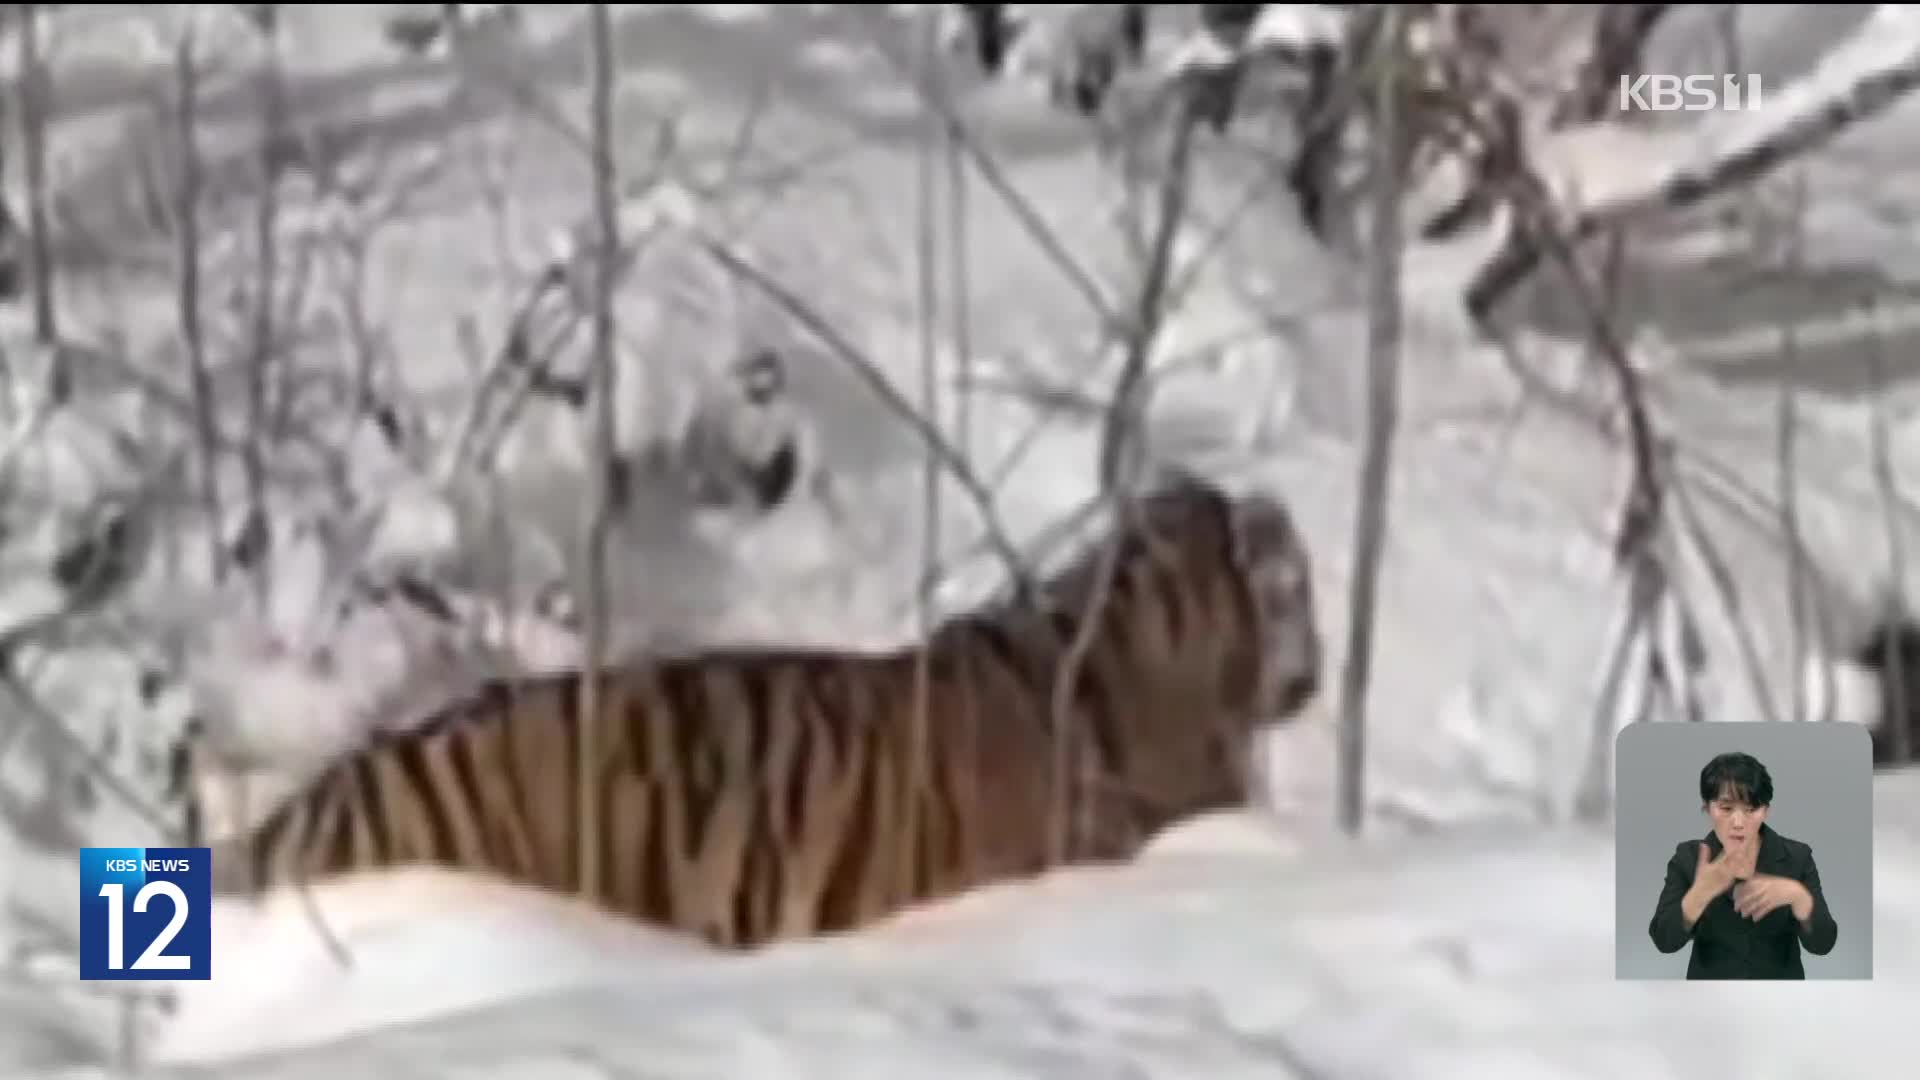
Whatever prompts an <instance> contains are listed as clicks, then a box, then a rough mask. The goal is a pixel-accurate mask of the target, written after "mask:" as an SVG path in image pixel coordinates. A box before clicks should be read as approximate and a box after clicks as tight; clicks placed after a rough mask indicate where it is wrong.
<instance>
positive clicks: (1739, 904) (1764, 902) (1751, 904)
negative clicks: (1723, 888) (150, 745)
mask: <svg viewBox="0 0 1920 1080" xmlns="http://www.w3.org/2000/svg"><path fill="white" fill-rule="evenodd" d="M1782 907H1791V908H1792V909H1793V917H1794V918H1796V919H1800V920H1802V921H1805V920H1806V919H1810V918H1812V917H1813V894H1812V893H1810V892H1808V891H1807V887H1806V886H1805V885H1802V884H1800V883H1799V882H1797V881H1795V880H1793V879H1792V878H1784V877H1778V876H1776V875H1773V874H1757V875H1755V876H1754V877H1752V878H1749V879H1748V880H1746V881H1742V882H1740V883H1739V884H1738V885H1736V886H1734V890H1733V910H1735V911H1737V912H1739V913H1740V915H1741V916H1742V917H1744V918H1748V919H1753V920H1756V921H1757V920H1759V919H1764V918H1766V917H1767V916H1768V915H1771V914H1773V913H1774V912H1775V911H1776V910H1778V909H1780V908H1782Z"/></svg>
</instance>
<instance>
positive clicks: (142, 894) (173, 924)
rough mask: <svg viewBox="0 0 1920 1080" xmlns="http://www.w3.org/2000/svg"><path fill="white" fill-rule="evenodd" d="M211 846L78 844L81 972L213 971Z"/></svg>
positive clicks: (172, 977)
mask: <svg viewBox="0 0 1920 1080" xmlns="http://www.w3.org/2000/svg"><path fill="white" fill-rule="evenodd" d="M212 902H213V853H212V851H210V850H209V849H207V848H203V847H199V848H159V847H150V848H137V847H116V848H81V849H80V977H81V978H82V979H108V980H125V979H137V980H151V981H168V982H171V981H185V980H204V979H210V978H212V977H213V924H212V920H211V915H210V908H211V905H212Z"/></svg>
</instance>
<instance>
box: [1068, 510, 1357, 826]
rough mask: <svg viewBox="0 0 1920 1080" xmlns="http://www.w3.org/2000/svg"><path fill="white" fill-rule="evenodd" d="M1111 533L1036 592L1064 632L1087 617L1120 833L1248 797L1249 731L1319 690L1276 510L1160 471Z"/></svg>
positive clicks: (1313, 622)
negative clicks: (1131, 806)
mask: <svg viewBox="0 0 1920 1080" xmlns="http://www.w3.org/2000/svg"><path fill="white" fill-rule="evenodd" d="M1116 526H1117V527H1115V528H1114V529H1113V530H1112V531H1111V532H1110V533H1109V534H1108V538H1107V541H1106V545H1105V546H1104V548H1103V549H1100V550H1096V551H1095V552H1093V553H1092V554H1090V555H1087V556H1083V557H1082V558H1081V559H1080V560H1079V562H1078V563H1077V564H1076V565H1075V566H1074V567H1073V568H1072V569H1071V570H1070V571H1068V572H1066V573H1064V574H1062V575H1061V576H1060V577H1058V578H1056V579H1054V584H1055V586H1056V587H1055V588H1054V589H1053V590H1050V592H1051V599H1052V601H1053V606H1054V610H1055V611H1056V612H1058V613H1059V616H1058V617H1059V618H1061V619H1062V621H1063V626H1064V627H1065V628H1067V629H1069V630H1071V631H1072V632H1073V633H1074V634H1076V635H1077V634H1079V633H1081V632H1083V631H1085V630H1086V629H1087V627H1086V624H1085V619H1086V615H1085V614H1084V613H1087V612H1094V613H1097V614H1095V615H1094V618H1095V619H1096V621H1097V625H1096V626H1095V627H1094V628H1092V629H1093V632H1092V633H1091V635H1090V637H1089V640H1090V641H1091V643H1092V644H1091V647H1090V648H1089V650H1088V652H1087V655H1086V664H1085V671H1086V674H1088V675H1089V676H1090V677H1091V681H1092V684H1093V692H1094V693H1095V694H1097V696H1098V699H1099V703H1098V704H1097V705H1095V706H1094V707H1093V709H1092V712H1093V714H1095V716H1096V721H1097V722H1096V723H1094V724H1093V726H1092V730H1093V731H1094V734H1095V738H1096V739H1097V740H1098V742H1099V743H1100V746H1099V752H1100V755H1101V757H1102V759H1103V760H1104V761H1105V762H1106V765H1107V770H1106V771H1107V772H1108V774H1109V775H1110V777H1111V778H1112V779H1113V781H1115V782H1116V783H1117V784H1118V785H1119V786H1120V787H1122V788H1124V789H1126V790H1128V791H1129V792H1130V793H1131V797H1132V798H1134V799H1136V800H1137V805H1138V808H1139V810H1140V811H1141V812H1142V813H1141V815H1140V817H1139V820H1138V821H1136V822H1135V824H1137V825H1146V826H1151V825H1152V824H1154V822H1155V821H1160V822H1161V823H1164V820H1162V819H1165V820H1170V819H1171V817H1172V816H1177V815H1179V814H1182V813H1189V812H1195V811H1199V810H1204V809H1209V808H1215V807H1219V806H1224V805H1227V804H1230V803H1234V802H1237V801H1239V800H1241V799H1243V798H1244V797H1245V796H1246V795H1247V794H1248V793H1249V788H1248V787H1247V785H1248V783H1249V770H1250V769H1251V768H1252V761H1251V757H1252V752H1253V748H1254V736H1255V735H1257V734H1258V733H1259V732H1260V731H1261V730H1263V729H1265V728H1267V727H1270V726H1272V725H1275V724H1279V723H1284V722H1286V721H1287V720H1290V719H1292V718H1294V717H1295V716H1297V715H1298V714H1299V713H1300V711H1301V709H1302V707H1303V706H1305V705H1306V704H1307V703H1308V702H1309V701H1310V700H1311V699H1312V698H1313V697H1314V696H1315V695H1316V694H1317V693H1318V690H1319V686H1320V666H1321V651H1322V649H1321V640H1320V632H1319V627H1318V622H1317V619H1316V617H1315V610H1314V593H1313V586H1312V575H1311V566H1310V563H1309V559H1308V554H1307V551H1306V547H1305V544H1304V542H1303V540H1302V538H1301V536H1300V535H1299V533H1298V531H1297V529H1296V527H1295V525H1294V522H1293V519H1292V515H1291V514H1289V512H1288V511H1287V509H1286V507H1285V506H1284V505H1283V504H1282V503H1281V502H1280V501H1279V500H1277V499H1275V498H1273V497H1270V496H1265V495H1258V494H1253V495H1237V494H1228V493H1226V492H1225V491H1223V490H1222V489H1221V488H1219V487H1218V486H1216V485H1214V484H1212V483H1211V482H1209V481H1207V480H1203V479H1200V478H1199V477H1196V476H1194V475H1192V474H1189V473H1184V472H1163V473H1162V474H1161V477H1160V480H1159V482H1157V483H1155V484H1153V485H1152V487H1151V488H1150V489H1149V492H1148V493H1146V494H1143V495H1140V496H1138V497H1136V498H1134V499H1132V500H1130V501H1129V502H1128V503H1126V504H1124V505H1122V506H1121V507H1120V510H1119V515H1118V521H1117V523H1116ZM1116 545H1117V550H1115V546H1116ZM1109 570H1110V571H1111V577H1110V578H1109V579H1108V581H1109V585H1108V586H1107V587H1106V588H1105V589H1104V590H1103V589H1101V587H1100V585H1099V582H1100V580H1101V577H1102V576H1104V575H1105V574H1106V573H1107V572H1108V571H1109ZM1102 592H1104V597H1105V602H1104V603H1101V602H1099V596H1100V594H1101V593H1102ZM1149 808H1151V809H1149ZM1150 819H1151V820H1150Z"/></svg>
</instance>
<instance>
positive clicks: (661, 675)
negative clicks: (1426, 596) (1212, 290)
mask: <svg viewBox="0 0 1920 1080" xmlns="http://www.w3.org/2000/svg"><path fill="white" fill-rule="evenodd" d="M1109 542H1110V543H1118V544H1119V545H1120V551H1119V554H1118V558H1117V560H1116V562H1115V564H1114V571H1115V572H1114V576H1113V578H1112V583H1113V584H1112V587H1111V589H1110V591H1109V595H1108V596H1107V599H1106V603H1105V604H1103V605H1101V606H1100V608H1099V609H1098V613H1097V614H1096V615H1095V616H1094V619H1095V620H1096V623H1095V630H1094V631H1093V633H1092V634H1091V637H1090V638H1089V642H1090V648H1089V649H1088V650H1087V653H1086V658H1085V663H1084V664H1083V665H1082V668H1081V672H1082V674H1081V677H1080V679H1079V680H1078V681H1077V684H1076V686H1075V691H1074V693H1073V694H1072V695H1071V698H1070V702H1071V713H1070V720H1071V723H1070V724H1068V725H1066V726H1064V727H1062V726H1061V725H1059V724H1056V722H1055V718H1054V716H1053V715H1052V709H1051V704H1050V699H1051V697H1052V691H1053V680H1054V677H1055V675H1056V672H1057V671H1058V669H1059V667H1060V665H1061V661H1062V660H1063V658H1064V657H1065V656H1066V654H1067V651H1068V649H1069V648H1070V647H1071V644H1072V642H1073V640H1074V638H1075V637H1076V635H1077V633H1078V631H1079V628H1080V627H1081V625H1082V623H1083V619H1084V618H1085V617H1086V616H1085V615H1084V611H1083V607H1082V605H1083V604H1084V602H1085V600H1086V599H1087V597H1088V595H1089V594H1090V593H1091V592H1092V591H1094V583H1095V572H1096V571H1097V569H1098V568H1099V565H1100V561H1101V560H1100V555H1099V553H1098V552H1095V553H1093V554H1090V555H1088V556H1086V557H1083V558H1082V559H1081V560H1080V561H1079V562H1078V563H1077V564H1076V565H1075V566H1073V567H1072V568H1070V569H1069V570H1068V571H1066V572H1065V573H1063V574H1061V575H1058V576H1057V577H1055V578H1054V579H1053V580H1052V581H1051V582H1050V586H1049V588H1048V589H1047V590H1045V591H1046V592H1047V594H1048V596H1049V597H1050V598H1051V602H1050V604H1049V605H1048V606H1047V609H1046V610H1036V609H1033V608H1030V607H1017V606H1013V605H1011V604H1008V605H1001V606H997V607H989V608H987V609H985V610H982V611H978V612H975V613H972V614H969V615H966V616H964V617H960V618H956V619H953V620H951V621H949V622H948V623H946V624H945V625H944V626H942V627H941V628H940V629H938V630H937V631H936V632H935V633H934V634H933V635H931V637H930V638H929V640H928V641H927V642H926V643H925V644H923V645H921V646H919V647H916V648H911V649H902V650H899V651H896V652H892V653H886V654H878V655H875V654H854V653H839V652H834V651H830V650H804V649H786V650H774V649H766V650H719V651H712V652H706V653H701V654H697V655H693V656H688V657H682V658H671V659H660V660H655V661H650V662H647V663H644V664H638V665H633V666H629V667H624V668H619V669H614V670H608V671H606V672H604V673H603V674H601V675H600V676H599V678H600V680H601V683H600V695H599V701H600V703H601V705H600V708H599V710H598V712H597V713H596V714H595V716H594V717H593V718H592V719H591V723H592V724H593V725H594V727H595V731H594V737H595V741H596V744H597V746H598V748H599V750H600V752H601V761H600V764H599V767H598V768H597V769H596V770H595V771H594V772H593V775H592V776H591V778H590V785H591V787H592V789H593V791H594V793H595V795H596V797H597V801H598V814H597V816H598V822H599V828H600V836H599V850H598V859H599V863H600V866H601V867H602V868H603V874H602V880H601V882H600V888H599V890H598V895H597V896H595V897H594V899H595V900H596V901H597V902H599V903H600V904H602V905H604V906H605V907H607V908H608V909H610V910H612V911H615V912H619V913H623V914H626V915H629V916H632V917H634V918H637V919H640V920H643V921H647V922H651V923H655V924H658V925H661V926H664V927H667V928H673V929H678V930H682V931H685V932H688V933H691V934H694V935H697V936H699V937H701V938H703V939H705V940H707V941H709V942H711V943H714V944H717V945H723V946H731V947H742V948H744V947H752V946H757V945H761V944H765V943H768V942H771V941H775V940H780V939H786V938H794V937H799V936H805V935H811V934H817V933H822V932H833V931H841V930H848V929H853V928H857V927H861V926H864V925H867V924H870V923H872V922H874V921H876V920H878V919H881V918H885V917H887V916H889V915H892V914H894V913H896V912H898V911H900V910H901V909H903V908H905V907H907V906H910V905H913V904H917V903H920V902H924V901H929V900H934V899H938V898H941V897H946V896H951V895H954V894H956V893H958V892H961V891H964V890H967V889H970V888H973V887H976V886H979V885H983V884H986V883H988V882H992V881H996V880H1004V879H1007V878H1010V877H1016V876H1021V875H1027V874H1032V873H1036V872H1039V871H1041V870H1043V869H1045V868H1046V867H1047V866H1048V865H1049V864H1050V862H1052V861H1055V860H1057V859H1065V860H1066V861H1075V862H1079V861H1089V860H1110V859H1124V858H1127V857H1129V856H1131V855H1132V854H1133V853H1134V852H1136V851H1137V850H1138V849H1139V847H1140V846H1141V845H1142V844H1144V843H1145V842H1146V841H1147V840H1148V839H1150V838H1151V837H1152V836H1153V835H1154V834H1155V833H1157V832H1158V831H1159V830H1161V829H1162V828H1164V827H1166V826H1167V825H1169V824H1171V823H1173V822H1175V821H1178V820H1180V819H1182V818H1184V817H1186V816H1188V815H1191V814H1195V813H1200V812H1204V811H1206V810H1210V809H1214V808H1219V807H1225V806H1231V805H1236V804H1240V803H1243V802H1244V801H1245V800H1246V799H1247V797H1248V795H1249V790H1250V789H1249V781H1248V779H1247V776H1248V770H1247V759H1248V751H1249V749H1250V743H1251V737H1252V735H1253V734H1254V733H1255V732H1256V731H1258V730H1259V729H1260V727H1262V726H1263V725H1264V724H1266V723H1270V722H1274V721H1279V720H1282V719H1284V718H1286V717H1288V716H1291V715H1292V714H1293V713H1295V712H1296V711H1297V710H1298V709H1299V708H1300V706H1301V705H1302V704H1303V703H1304V702H1305V701H1306V700H1307V699H1308V698H1309V697H1311V696H1312V695H1313V694H1314V693H1315V692H1316V690H1317V686H1318V674H1319V672H1318V669H1319V663H1320V646H1319V639H1318V636H1317V632H1316V630H1315V619H1314V613H1313V599H1312V592H1311V587H1310V584H1309V575H1308V566H1307V556H1306V552H1305V551H1304V549H1303V548H1302V546H1301V544H1300V541H1299V538H1298V536H1297V535H1296V534H1295V533H1294V531H1293V527H1292V524H1291V522H1290V521H1289V519H1288V517H1287V515H1286V513H1285V511H1284V510H1283V509H1282V508H1281V507H1280V506H1279V504H1277V503H1275V502H1273V501H1271V500H1267V499H1263V498H1257V497H1256V498H1246V499H1238V500H1232V499H1228V498H1227V497H1225V496H1223V495H1221V494H1220V493H1219V492H1217V491H1216V490H1215V489H1213V488H1212V487H1210V486H1207V485H1205V484H1203V483H1202V482H1200V481H1197V480H1186V479H1183V480H1182V481H1180V482H1179V483H1177V484H1175V485H1173V486H1172V487H1170V488H1169V489H1168V490H1166V491H1163V492H1161V493H1160V494H1158V495H1155V496H1152V497H1149V498H1146V499H1143V500H1142V501H1140V503H1139V504H1138V513H1137V514H1136V515H1134V517H1133V520H1130V521H1128V522H1126V523H1123V524H1122V525H1121V526H1120V527H1119V528H1118V529H1117V530H1116V531H1115V533H1114V534H1113V535H1112V536H1111V537H1109ZM922 663H924V665H925V676H926V678H927V680H928V684H927V691H928V692H927V694H926V695H925V700H926V715H925V720H926V723H925V725H924V727H920V728H917V727H916V725H915V723H914V721H915V719H916V717H915V702H916V700H917V696H916V693H915V687H916V671H917V668H918V667H919V665H921V664H922ZM582 687H583V680H582V678H581V677H580V676H578V675H568V674H558V675H552V676H547V677H539V678H522V679H516V680H511V681H499V682H494V683H491V684H488V685H486V686H484V687H483V688H481V689H480V690H479V691H478V692H476V693H474V694H473V695H471V696H470V697H468V698H467V699H466V700H464V701H463V702H461V703H459V704H457V705H455V706H452V707H449V708H447V709H445V710H444V711H443V712H442V713H441V714H440V715H439V716H438V717H437V718H436V719H435V720H434V722H432V723H430V724H429V725H426V726H424V727H422V728H419V729H416V730H415V731H413V732H412V733H408V734H396V735H390V736H385V737H382V738H380V739H379V740H378V741H376V742H374V743H372V744H370V745H368V746H366V747H364V748H362V749H360V750H358V751H356V752H354V753H351V754H348V755H345V756H343V757H342V758H340V759H339V760H337V761H335V762H333V763H332V764H331V765H330V766H329V767H327V768H326V769H325V770H323V771H322V772H321V773H320V774H319V775H317V776H316V778H315V779H314V780H313V781H312V782H311V783H309V784H307V785H306V786H305V787H304V788H302V789H300V790H299V791H298V792H297V793H296V794H295V795H294V796H293V797H292V798H290V799H288V800H287V801H285V802H284V803H283V804H281V805H280V806H279V807H278V808H277V809H276V810H274V811H273V812H272V813H271V814H269V815H268V816H267V818H266V819H265V820H264V821H263V823H262V824H261V825H260V826H259V827H258V828H257V829H256V830H254V831H253V832H251V833H250V834H247V835H245V836H243V837H241V838H239V839H237V840H235V841H232V842H230V843H227V844H225V845H222V846H218V847H216V851H215V859H214V865H215V883H216V890H217V891H221V892H228V893H233V892H238V893H255V892H259V891H262V890H264V889H267V888H269V887H273V886H277V885H282V884H288V883H297V882H305V881H314V880H319V879H323V878H325V877H327V876H329V875H335V874H342V873H347V872H352V871H356V870H363V869H371V868H376V867H383V866H395V865H401V864H408V863H426V864H439V865H445V866H448V867H455V868H463V869H481V870H488V871H492V872H495V873H498V874H500V875H502V876H503V877H506V878H509V879H512V880H516V881H520V882H524V883H529V884H533V885H537V886H543V887H546V888H551V889H554V890H558V891H562V892H575V891H577V890H578V888H579V876H580V871H579V864H578V858H579V843H578V841H577V838H578V836H579V832H580V830H579V824H580V823H579V821H578V813H579V803H580V799H579V798H578V794H579V784H580V776H579V756H578V749H579V746H578V744H579V739H580V734H581V732H580V727H579V722H580V721H579V715H578V711H577V704H578V702H577V698H578V695H579V694H580V693H581V691H582ZM916 732H919V733H921V734H918V735H917V734H916ZM1069 733H1071V734H1072V735H1073V736H1074V737H1073V738H1071V739H1070V740H1069V741H1068V742H1067V743H1065V744H1063V743H1062V742H1061V741H1060V740H1061V739H1062V738H1064V737H1066V736H1067V735H1068V734H1069ZM1063 745H1064V746H1065V747H1066V748H1067V750H1066V752H1065V753H1064V754H1059V753H1056V751H1058V750H1060V749H1061V748H1062V747H1063ZM1062 761H1064V762H1066V763H1067V765H1068V766H1069V767H1068V769H1067V770H1066V777H1067V779H1068V781H1069V784H1070V788H1069V793H1070V794H1071V795H1072V796H1073V803H1074V805H1076V806H1077V807H1078V808H1079V809H1078V811H1077V812H1076V816H1077V817H1078V818H1079V819H1081V821H1080V825H1081V827H1079V828H1076V829H1075V830H1074V832H1073V836H1074V840H1073V844H1072V846H1071V848H1070V849H1069V850H1067V851H1065V852H1059V851H1055V850H1052V849H1050V847H1049V843H1048V841H1049V833H1048V829H1047V828H1046V825H1045V823H1046V822H1047V821H1048V820H1049V815H1050V814H1052V813H1054V812H1056V811H1057V810H1058V808H1059V805H1060V800H1061V797H1062V791H1061V790H1060V789H1059V786H1058V785H1057V784H1056V783H1055V782H1054V779H1055V776H1056V775H1057V774H1058V772H1059V768H1058V766H1059V764H1060V763H1061V762H1062Z"/></svg>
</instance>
